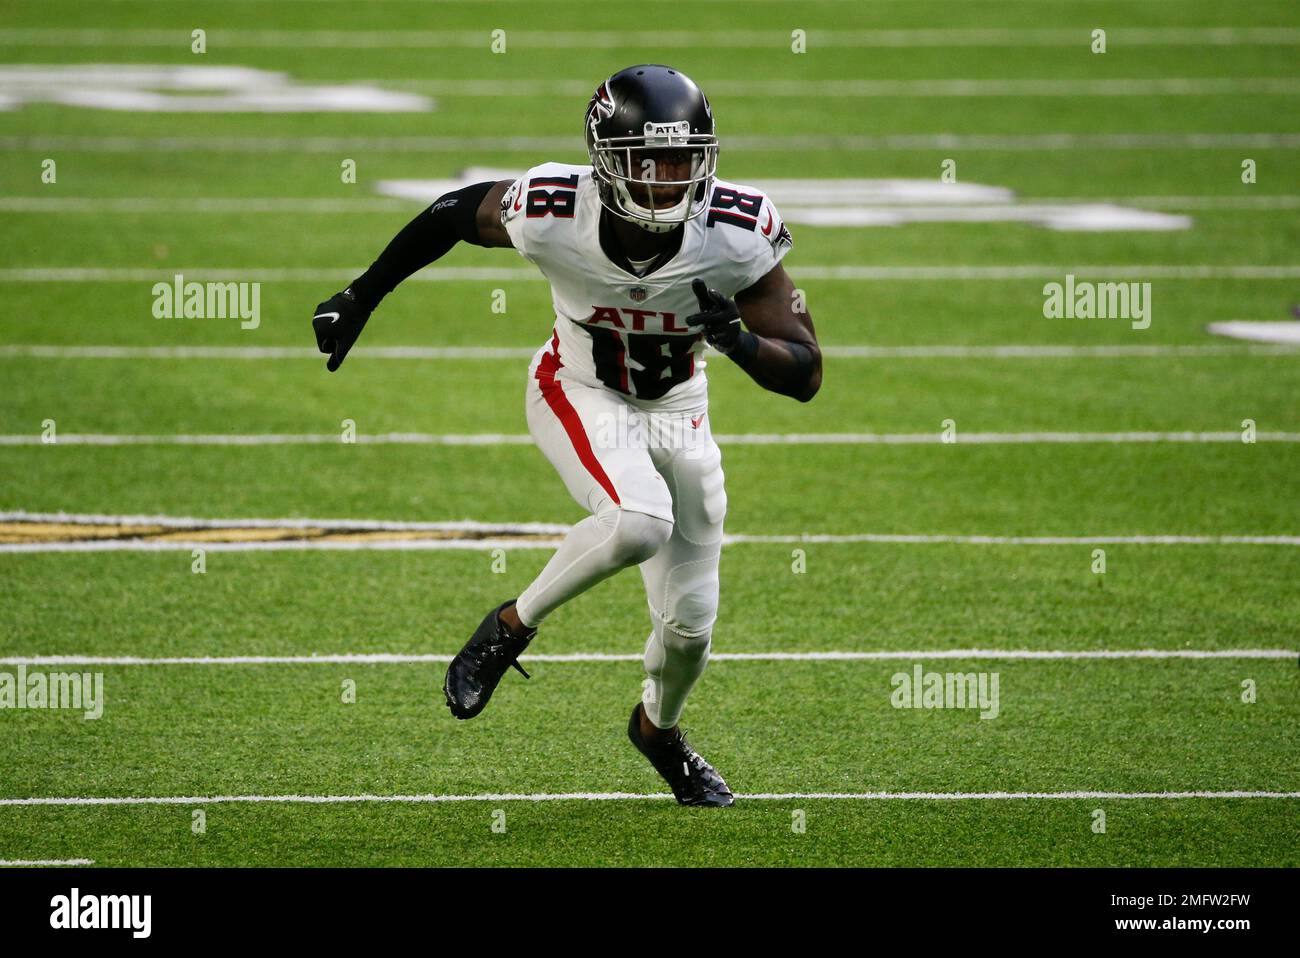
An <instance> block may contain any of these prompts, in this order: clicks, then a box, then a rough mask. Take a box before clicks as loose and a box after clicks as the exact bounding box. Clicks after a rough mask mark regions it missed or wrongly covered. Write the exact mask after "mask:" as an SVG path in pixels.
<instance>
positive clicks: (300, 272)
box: [0, 263, 1300, 283]
mask: <svg viewBox="0 0 1300 958" xmlns="http://www.w3.org/2000/svg"><path fill="white" fill-rule="evenodd" d="M365 269H366V267H364V266H357V267H350V268H346V267H345V268H338V269H335V268H318V267H284V268H279V267H276V268H271V269H265V268H251V267H250V268H248V269H232V268H230V267H219V268H218V267H203V266H191V267H184V268H182V267H171V268H168V269H160V268H159V267H156V266H151V267H132V266H127V267H114V266H87V267H82V266H48V267H36V266H33V267H16V268H5V269H0V283H149V282H171V281H172V280H174V278H175V276H176V274H177V273H182V274H183V275H185V276H187V277H194V278H195V279H202V280H204V281H206V282H267V283H272V282H286V283H293V282H303V283H324V282H349V281H351V280H353V279H355V278H356V277H357V276H359V275H360V274H361V273H363V272H365ZM1067 274H1072V275H1074V276H1076V277H1085V276H1097V277H1100V278H1103V279H1105V280H1108V281H1113V280H1120V279H1132V280H1144V281H1147V280H1153V279H1186V280H1206V279H1263V280H1271V279H1300V264H1277V265H1244V264H1243V265H1225V266H1215V265H1209V264H1194V265H1189V264H1184V265H1172V264H1156V263H1152V264H1149V265H1146V266H1133V265H1123V264H1112V265H1105V264H1100V265H1080V266H1068V265H1067V266H1046V265H1041V264H1025V265H1011V266H974V265H972V266H800V267H799V268H798V270H797V273H796V275H797V277H798V278H799V279H801V280H807V279H818V280H849V281H857V282H884V281H896V280H909V281H910V280H984V281H988V280H1010V279H1025V280H1042V279H1047V280H1057V281H1059V280H1060V279H1061V278H1062V277H1064V276H1066V275H1067ZM474 280H480V281H492V280H529V281H534V282H545V281H546V277H545V276H543V275H542V274H541V273H540V272H538V271H537V270H534V269H524V268H514V267H492V266H484V267H450V266H445V267H429V268H426V269H422V270H420V272H418V273H415V274H414V275H412V276H411V277H409V278H408V279H407V280H406V282H408V283H411V282H417V283H438V282H443V283H445V282H467V281H474Z"/></svg>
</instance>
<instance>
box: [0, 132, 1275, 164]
mask: <svg viewBox="0 0 1300 958" xmlns="http://www.w3.org/2000/svg"><path fill="white" fill-rule="evenodd" d="M575 143H576V144H577V145H576V147H575ZM725 146H726V148H727V150H728V151H732V150H745V151H748V150H760V151H765V152H770V151H776V150H789V151H792V152H800V153H802V152H806V151H807V150H812V149H833V150H840V151H862V152H873V153H876V152H881V151H897V150H902V151H909V152H911V151H927V150H936V149H944V150H998V151H1031V152H1036V151H1062V150H1063V151H1069V152H1075V151H1080V150H1088V151H1100V150H1228V149H1233V150H1235V149H1242V148H1246V149H1263V150H1287V149H1295V148H1296V147H1297V146H1300V133H1026V134H1015V133H1006V134H1003V133H890V134H878V135H870V134H822V133H808V134H802V135H800V134H793V135H784V136H753V135H745V134H730V135H728V136H727V138H726V140H725ZM31 150H65V151H70V152H94V153H174V152H198V153H337V152H338V151H340V150H362V151H367V152H388V153H434V152H441V153H462V152H466V151H471V150H478V151H483V152H490V153H554V154H557V155H559V156H560V157H562V158H563V157H572V158H573V160H574V162H577V161H578V160H579V154H580V151H581V140H580V139H579V140H576V141H575V139H574V137H573V136H571V135H568V134H565V135H563V136H473V137H471V136H386V137H364V136H348V137H334V136H278V137H277V136H263V137H208V136H167V137H140V136H68V135H50V136H0V151H23V152H26V151H31ZM344 155H346V154H344ZM582 162H586V161H585V160H582Z"/></svg>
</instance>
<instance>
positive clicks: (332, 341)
mask: <svg viewBox="0 0 1300 958" xmlns="http://www.w3.org/2000/svg"><path fill="white" fill-rule="evenodd" d="M370 313H371V311H370V310H368V309H366V308H365V307H364V306H362V305H361V304H360V303H358V302H357V298H356V294H355V293H353V292H352V290H351V288H349V289H345V290H344V291H343V292H341V293H335V294H334V295H333V296H331V297H330V298H329V299H327V300H325V302H323V303H321V304H320V305H319V306H317V307H316V315H315V316H313V317H312V319H311V326H312V329H313V330H315V332H316V348H317V349H319V350H320V351H321V352H322V353H328V354H329V357H330V358H329V360H328V362H326V363H325V368H326V369H328V370H329V371H330V372H334V370H336V369H338V368H339V367H340V366H342V365H343V360H344V359H346V358H347V355H348V352H349V351H350V350H351V349H352V344H353V343H355V342H356V341H357V337H358V336H360V335H361V330H363V329H365V328H366V320H368V319H369V318H370Z"/></svg>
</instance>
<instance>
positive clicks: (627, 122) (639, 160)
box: [585, 64, 718, 233]
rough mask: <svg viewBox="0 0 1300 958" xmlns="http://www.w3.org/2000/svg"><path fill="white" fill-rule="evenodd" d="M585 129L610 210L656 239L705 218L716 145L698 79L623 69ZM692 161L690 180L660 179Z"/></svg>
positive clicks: (597, 101) (596, 99)
mask: <svg viewBox="0 0 1300 958" xmlns="http://www.w3.org/2000/svg"><path fill="white" fill-rule="evenodd" d="M585 122H586V134H587V153H588V155H589V156H590V157H591V169H592V177H593V179H594V180H595V182H596V185H597V188H598V190H599V193H600V202H601V203H602V204H603V205H604V206H605V208H606V209H607V210H609V211H610V212H611V213H613V214H614V215H615V216H617V217H619V218H621V219H624V220H627V221H628V222H629V223H635V224H636V225H637V226H640V227H641V228H642V229H646V230H649V231H650V232H652V233H666V232H668V231H669V230H671V229H672V228H673V227H675V226H677V225H678V224H680V223H685V222H686V221H687V220H689V219H693V218H694V217H696V216H699V215H700V213H702V212H704V209H705V207H706V206H707V205H708V204H707V202H706V201H707V199H708V195H709V187H710V185H711V184H712V181H713V175H714V173H715V172H716V170H717V167H718V138H717V136H715V135H714V127H713V110H712V109H711V108H710V107H709V100H708V97H706V96H705V95H704V93H703V91H702V90H700V88H699V87H698V86H696V85H695V81H694V80H692V79H691V78H690V77H688V76H686V75H685V74H684V73H681V72H679V71H677V70H673V69H671V68H669V67H666V66H660V65H656V64H642V65H641V66H635V67H628V68H627V69H626V70H620V71H619V72H618V73H615V74H614V75H613V76H612V77H610V78H609V79H608V80H606V81H605V82H604V83H602V84H601V85H600V86H599V87H598V88H597V89H596V92H595V93H594V94H593V95H592V97H591V101H590V102H589V103H588V104H587V114H586V121H585ZM687 162H689V174H688V175H687V176H686V177H685V178H684V179H683V178H675V179H664V178H663V177H660V176H657V175H655V174H656V171H657V170H658V169H659V168H660V166H661V163H662V165H664V166H665V167H667V166H669V165H671V166H672V168H673V169H678V168H680V167H681V166H683V165H685V164H686V163H687ZM660 203H663V204H664V205H663V206H661V205H660Z"/></svg>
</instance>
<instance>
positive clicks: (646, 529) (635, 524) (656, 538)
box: [610, 509, 673, 566]
mask: <svg viewBox="0 0 1300 958" xmlns="http://www.w3.org/2000/svg"><path fill="white" fill-rule="evenodd" d="M672 534H673V524H672V523H671V522H669V521H668V520H667V519H660V518H659V517H658V516H650V515H646V514H645V513H644V512H628V511H626V510H624V509H619V510H618V511H617V514H616V518H615V522H614V526H613V530H612V533H611V543H610V544H611V545H612V547H613V550H614V557H615V559H616V561H618V562H619V563H620V564H621V565H625V566H628V565H640V564H641V563H642V562H645V561H646V560H647V559H649V558H650V557H651V556H653V555H654V554H655V553H656V552H658V551H659V550H660V549H662V548H663V547H664V544H665V543H666V542H667V541H668V538H669V536H671V535H672Z"/></svg>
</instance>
